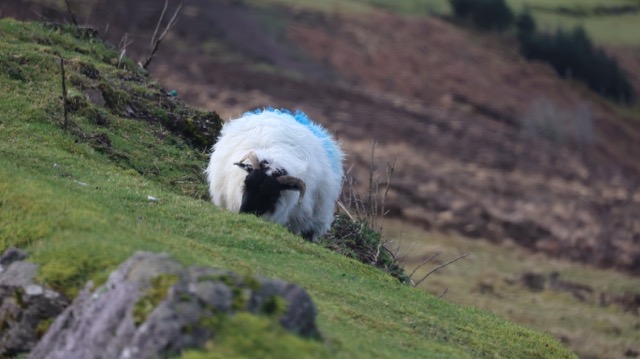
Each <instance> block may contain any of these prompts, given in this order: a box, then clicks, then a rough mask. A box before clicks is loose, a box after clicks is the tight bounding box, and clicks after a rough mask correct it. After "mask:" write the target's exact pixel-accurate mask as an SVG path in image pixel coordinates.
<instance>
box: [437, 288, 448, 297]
mask: <svg viewBox="0 0 640 359" xmlns="http://www.w3.org/2000/svg"><path fill="white" fill-rule="evenodd" d="M447 293H449V287H447V288H445V290H444V292H442V294H440V295H439V296H438V298H440V299H442V298H443V297H444V296H445V295H447Z"/></svg>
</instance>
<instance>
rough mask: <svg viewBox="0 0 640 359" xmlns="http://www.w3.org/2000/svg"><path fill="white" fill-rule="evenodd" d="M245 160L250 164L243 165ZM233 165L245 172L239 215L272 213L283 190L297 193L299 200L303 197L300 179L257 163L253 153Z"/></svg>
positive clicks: (262, 163) (303, 188)
mask: <svg viewBox="0 0 640 359" xmlns="http://www.w3.org/2000/svg"><path fill="white" fill-rule="evenodd" d="M245 159H249V160H250V161H251V164H246V163H243V161H244V160H245ZM235 165H236V166H238V167H240V168H242V169H243V170H245V171H247V177H245V179H244V193H243V194H242V204H241V205H240V212H241V213H253V214H255V215H257V216H262V215H263V214H265V213H267V212H273V211H274V210H275V208H276V203H278V199H279V198H280V192H282V191H284V190H294V191H299V192H300V199H302V197H303V196H304V192H305V184H304V182H303V181H302V180H301V179H299V178H296V177H291V176H289V175H287V171H285V170H283V169H276V170H272V169H271V168H270V167H269V163H268V162H267V161H262V162H259V161H258V158H257V156H256V155H255V153H253V152H250V153H249V154H247V156H245V157H244V158H243V159H242V160H241V161H240V162H238V163H235Z"/></svg>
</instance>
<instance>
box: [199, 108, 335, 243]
mask: <svg viewBox="0 0 640 359" xmlns="http://www.w3.org/2000/svg"><path fill="white" fill-rule="evenodd" d="M343 157H344V155H343V153H342V150H341V149H340V146H339V144H338V143H337V142H336V141H335V140H333V139H332V137H331V135H329V133H328V132H327V131H326V130H325V129H324V128H323V127H321V126H320V125H318V124H316V123H314V122H312V121H311V120H310V119H309V118H308V117H307V115H305V114H304V113H303V112H301V111H296V112H295V114H292V113H291V112H289V111H288V110H284V109H282V110H275V109H272V108H268V109H265V110H256V111H252V112H247V113H245V114H244V115H243V116H242V117H240V118H238V119H236V120H232V121H230V122H228V123H226V124H225V125H224V126H223V128H222V131H221V132H220V136H219V138H218V142H216V144H215V145H214V146H213V152H212V153H211V158H210V160H209V166H208V167H207V169H206V171H205V172H206V175H207V180H208V182H209V193H210V194H211V199H212V201H213V203H214V204H215V205H216V206H219V207H223V208H226V209H227V210H229V211H232V212H241V213H253V214H255V215H257V216H262V217H264V218H266V219H268V220H270V221H272V222H275V223H279V224H282V225H284V226H286V227H287V228H288V229H289V230H290V231H291V232H293V233H296V234H301V235H302V236H303V237H304V238H305V239H308V240H311V241H316V240H317V239H318V238H319V237H320V236H322V235H323V234H324V233H326V232H327V231H328V230H329V227H330V226H331V222H332V220H333V213H334V210H335V205H336V201H337V199H338V196H339V195H340V192H341V191H342V176H343V169H342V160H343Z"/></svg>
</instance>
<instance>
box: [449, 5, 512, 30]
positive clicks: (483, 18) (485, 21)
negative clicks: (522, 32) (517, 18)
mask: <svg viewBox="0 0 640 359" xmlns="http://www.w3.org/2000/svg"><path fill="white" fill-rule="evenodd" d="M449 4H450V5H451V8H452V9H453V13H454V15H455V16H456V17H458V18H461V19H470V20H471V21H472V22H473V24H474V25H476V26H477V27H479V28H481V29H485V30H498V31H501V30H505V29H507V28H508V27H509V26H511V24H512V23H513V20H514V16H513V12H511V9H510V8H509V7H508V6H507V4H506V3H505V2H504V0H449Z"/></svg>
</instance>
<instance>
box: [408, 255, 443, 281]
mask: <svg viewBox="0 0 640 359" xmlns="http://www.w3.org/2000/svg"><path fill="white" fill-rule="evenodd" d="M440 254H442V252H435V253H434V254H433V255H432V256H431V257H429V258H427V259H425V260H423V261H422V262H420V264H418V266H417V267H415V268H414V269H413V271H412V272H411V274H409V278H412V277H413V275H414V274H416V272H417V271H418V269H420V268H422V267H423V266H424V265H425V264H427V263H429V262H431V261H432V260H433V259H434V258H435V257H437V256H439V255H440Z"/></svg>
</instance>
